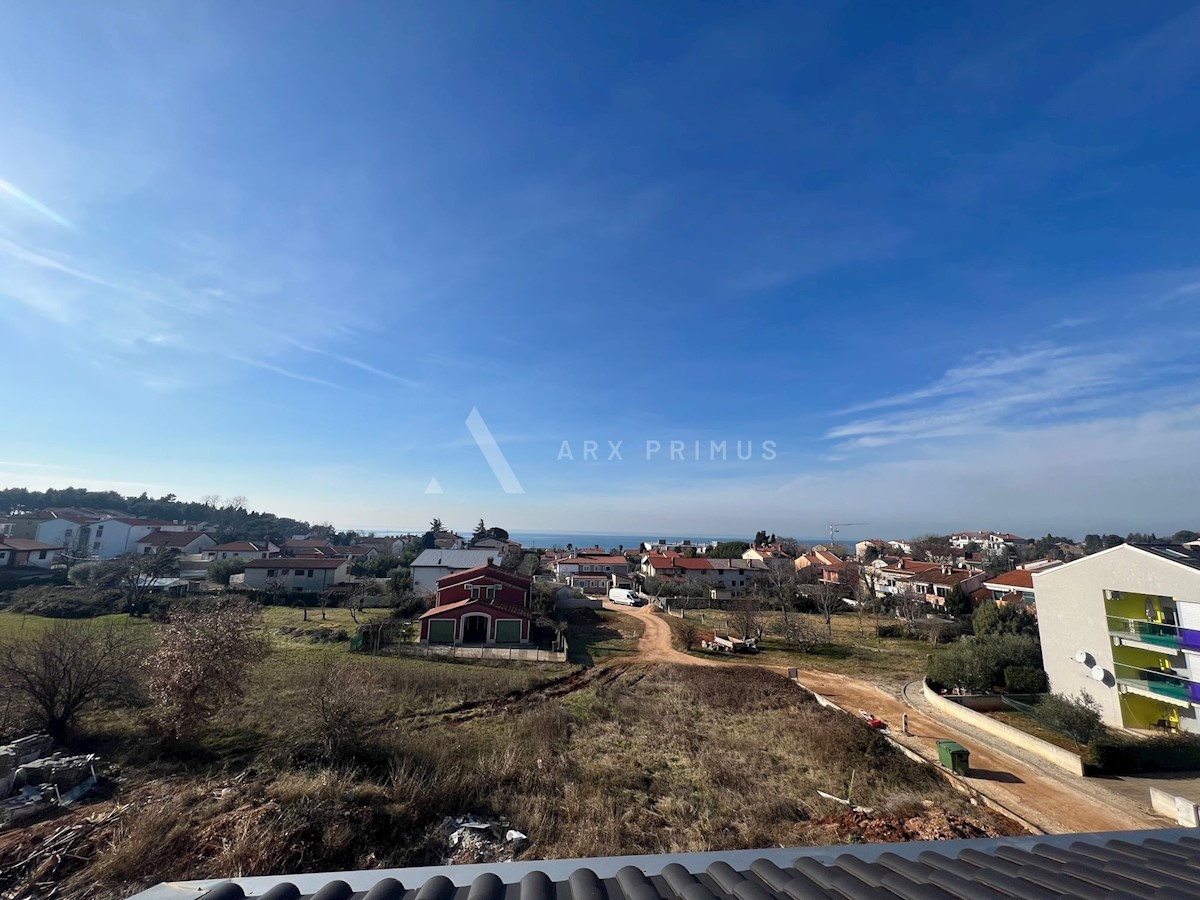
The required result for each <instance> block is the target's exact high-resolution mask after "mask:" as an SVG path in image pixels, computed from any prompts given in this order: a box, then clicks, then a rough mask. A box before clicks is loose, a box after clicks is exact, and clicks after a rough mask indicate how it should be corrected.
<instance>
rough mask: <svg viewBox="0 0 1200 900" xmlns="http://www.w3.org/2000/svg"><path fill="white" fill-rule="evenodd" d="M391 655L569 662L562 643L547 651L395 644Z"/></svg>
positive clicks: (515, 648) (526, 648) (565, 647)
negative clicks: (557, 648) (556, 648)
mask: <svg viewBox="0 0 1200 900" xmlns="http://www.w3.org/2000/svg"><path fill="white" fill-rule="evenodd" d="M388 652H389V653H399V654H401V655H404V656H427V657H432V656H441V657H450V658H452V659H500V660H513V661H515V662H552V663H565V662H566V661H567V642H566V641H563V642H562V649H561V650H545V649H543V648H541V647H484V646H470V647H465V646H460V645H454V644H393V645H392V646H391V647H389V648H388Z"/></svg>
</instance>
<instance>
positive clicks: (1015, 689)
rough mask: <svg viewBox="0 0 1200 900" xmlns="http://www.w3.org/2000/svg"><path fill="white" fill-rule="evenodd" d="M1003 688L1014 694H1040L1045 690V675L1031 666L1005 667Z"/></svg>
mask: <svg viewBox="0 0 1200 900" xmlns="http://www.w3.org/2000/svg"><path fill="white" fill-rule="evenodd" d="M1004 687H1005V689H1006V690H1008V691H1010V692H1011V693H1014V694H1040V693H1042V692H1043V691H1045V690H1046V673H1045V672H1043V671H1042V670H1041V669H1036V668H1034V667H1033V666H1005V667H1004Z"/></svg>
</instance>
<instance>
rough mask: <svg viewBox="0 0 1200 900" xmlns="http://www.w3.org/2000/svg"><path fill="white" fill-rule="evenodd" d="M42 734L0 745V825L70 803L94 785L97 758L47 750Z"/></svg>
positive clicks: (45, 737)
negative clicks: (64, 754)
mask: <svg viewBox="0 0 1200 900" xmlns="http://www.w3.org/2000/svg"><path fill="white" fill-rule="evenodd" d="M52 747H53V744H52V743H51V741H50V738H49V737H48V736H47V735H44V734H33V735H29V736H27V737H23V738H20V739H19V740H15V741H13V742H12V743H11V744H5V745H3V746H0V828H2V827H4V826H5V825H13V824H18V823H20V822H24V821H25V820H27V819H30V818H32V817H33V816H36V815H38V814H39V813H41V812H44V811H46V810H48V809H50V808H51V807H53V806H62V807H65V806H69V805H70V804H71V803H73V802H74V801H75V800H78V799H79V798H80V797H82V796H83V795H84V794H86V793H87V792H88V791H89V790H91V788H92V787H93V786H94V785H95V784H96V768H95V764H96V757H95V756H92V755H90V754H89V755H87V756H63V755H62V754H61V753H53V754H51V753H50V751H51V749H52Z"/></svg>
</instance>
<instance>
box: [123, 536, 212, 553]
mask: <svg viewBox="0 0 1200 900" xmlns="http://www.w3.org/2000/svg"><path fill="white" fill-rule="evenodd" d="M216 545H217V542H216V541H214V540H213V539H212V537H211V536H209V535H208V534H206V533H205V532H203V531H152V532H150V533H149V534H148V535H146V536H145V537H144V538H141V539H140V540H138V542H137V549H136V550H135V551H134V552H135V553H137V554H139V555H145V554H147V553H165V552H168V551H174V552H176V553H183V554H188V555H190V554H193V553H203V552H204V551H205V550H207V549H208V548H209V547H215V546H216Z"/></svg>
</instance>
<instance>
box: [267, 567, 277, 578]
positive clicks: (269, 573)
mask: <svg viewBox="0 0 1200 900" xmlns="http://www.w3.org/2000/svg"><path fill="white" fill-rule="evenodd" d="M267 577H268V578H274V577H275V570H274V569H267Z"/></svg>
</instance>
